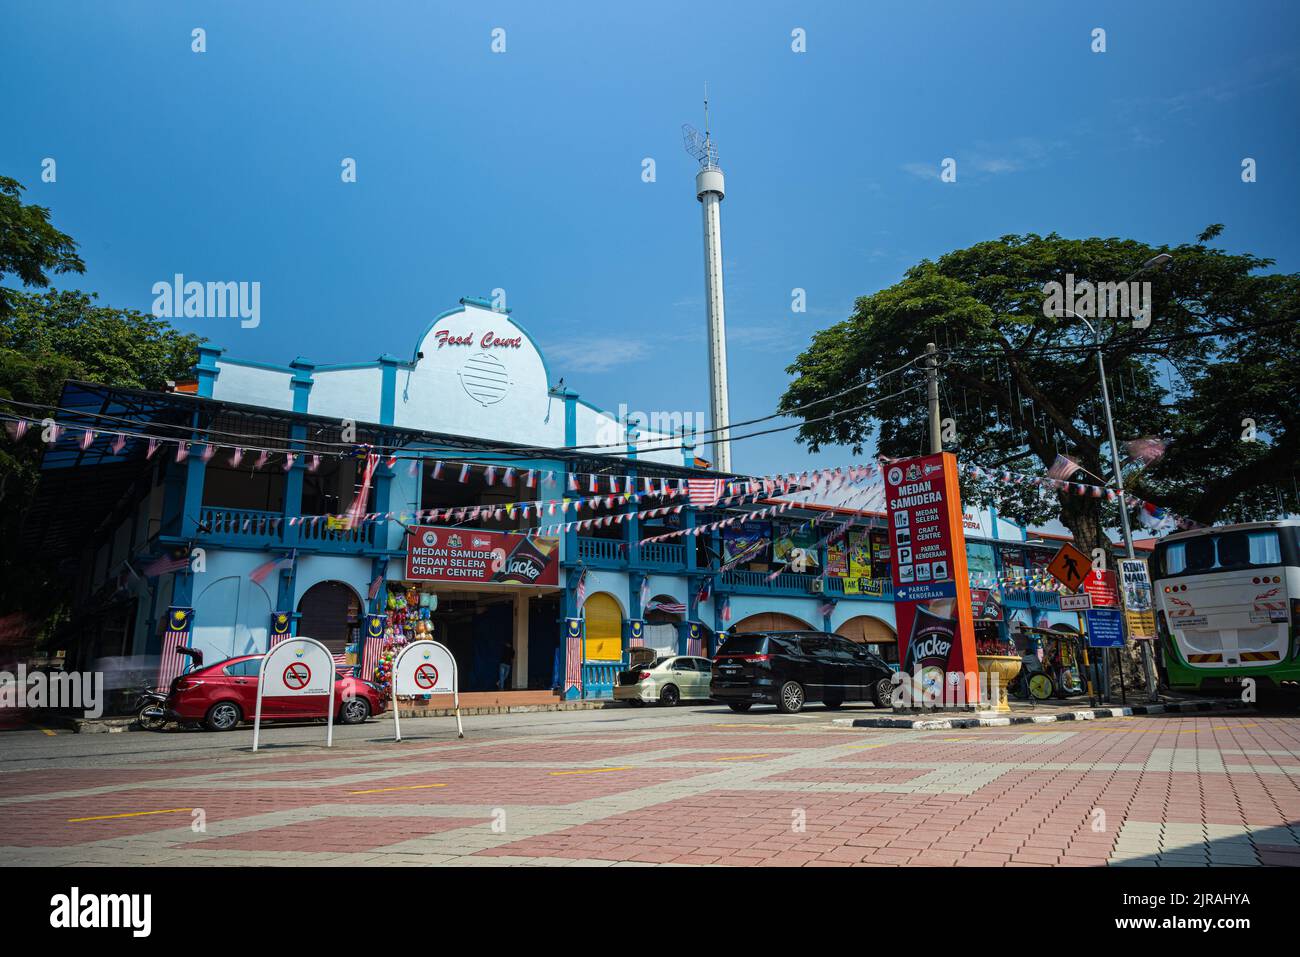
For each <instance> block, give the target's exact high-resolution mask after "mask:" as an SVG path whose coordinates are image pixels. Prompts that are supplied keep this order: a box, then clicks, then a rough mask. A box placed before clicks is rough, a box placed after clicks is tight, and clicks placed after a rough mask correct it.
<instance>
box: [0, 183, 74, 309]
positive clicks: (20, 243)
mask: <svg viewBox="0 0 1300 957" xmlns="http://www.w3.org/2000/svg"><path fill="white" fill-rule="evenodd" d="M22 192H23V186H22V184H21V183H19V182H18V181H17V180H13V179H10V178H9V177H8V176H0V283H3V282H4V279H5V276H6V274H12V275H14V276H16V277H17V278H18V281H19V282H20V283H22V285H24V286H34V287H37V288H42V289H43V288H44V287H46V286H48V285H49V284H50V277H49V275H48V273H52V272H53V273H67V272H76V273H81V272H85V271H86V264H85V263H83V262H82V261H81V257H80V256H78V255H77V244H76V243H75V242H73V240H72V237H71V236H69V235H67V234H66V233H63V232H60V231H59V230H57V229H55V228H54V227H53V226H51V225H50V211H49V210H48V209H46V208H45V207H43V206H34V205H30V204H27V203H24V202H23V201H22ZM12 297H13V291H12V290H10V289H6V288H4V286H2V285H0V318H3V317H4V316H6V315H7V314H8V313H9V312H10V311H11V310H12V308H13V299H12Z"/></svg>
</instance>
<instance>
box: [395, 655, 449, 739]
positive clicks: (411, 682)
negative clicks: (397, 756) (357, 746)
mask: <svg viewBox="0 0 1300 957" xmlns="http://www.w3.org/2000/svg"><path fill="white" fill-rule="evenodd" d="M431 694H449V695H451V696H452V705H453V707H454V708H455V709H456V736H457V737H460V738H463V737H465V729H464V728H462V727H461V723H460V681H459V679H458V678H457V675H456V658H455V656H453V655H452V653H451V652H450V651H449V650H448V649H447V646H446V645H443V644H440V643H439V642H436V641H427V640H422V641H413V642H411V643H410V644H409V645H407V646H406V647H405V648H403V649H402V650H401V651H399V652H398V653H397V658H396V659H394V661H393V734H394V740H397V741H401V740H402V720H401V718H399V717H398V714H397V712H398V710H400V709H399V708H398V706H397V699H398V698H399V697H402V698H419V697H423V696H424V695H431Z"/></svg>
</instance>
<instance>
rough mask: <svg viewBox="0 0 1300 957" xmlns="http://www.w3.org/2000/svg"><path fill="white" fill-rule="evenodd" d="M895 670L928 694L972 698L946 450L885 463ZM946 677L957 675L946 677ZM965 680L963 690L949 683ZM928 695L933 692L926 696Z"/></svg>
mask: <svg viewBox="0 0 1300 957" xmlns="http://www.w3.org/2000/svg"><path fill="white" fill-rule="evenodd" d="M885 497H886V501H887V502H888V505H889V541H890V546H891V548H892V552H893V563H892V566H893V567H892V569H891V571H892V575H893V580H894V613H895V616H896V619H897V622H898V651H899V660H900V662H901V670H902V672H903V674H904V675H907V676H909V677H911V676H912V675H913V674H914V672H915V671H920V673H921V679H922V683H923V685H924V690H925V693H926V695H927V700H933V701H934V703H936V704H938V703H939V702H941V701H944V700H951V699H953V698H954V697H955V696H957V695H960V696H961V698H960V700H962V701H966V702H977V701H978V700H979V687H978V674H977V672H978V664H977V662H976V660H975V623H974V620H973V617H972V614H971V595H970V580H969V578H968V577H967V570H966V536H965V533H964V532H963V529H962V509H961V490H960V488H959V486H958V484H957V459H956V457H955V456H953V455H952V454H951V453H949V452H940V453H938V454H935V455H926V456H921V457H919V458H914V459H905V460H903V461H901V462H895V463H894V464H892V465H890V466H888V467H887V468H886V469H885ZM949 675H960V676H961V677H956V678H950V677H948V676H949ZM963 681H964V682H965V687H964V688H957V687H953V685H954V684H957V685H960V683H961V682H963ZM931 695H933V698H930V696H931Z"/></svg>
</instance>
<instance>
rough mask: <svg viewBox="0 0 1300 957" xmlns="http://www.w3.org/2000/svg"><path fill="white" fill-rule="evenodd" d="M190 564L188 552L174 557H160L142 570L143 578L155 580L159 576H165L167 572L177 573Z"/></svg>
mask: <svg viewBox="0 0 1300 957" xmlns="http://www.w3.org/2000/svg"><path fill="white" fill-rule="evenodd" d="M189 564H190V555H189V552H188V551H185V552H181V553H179V557H177V556H176V555H161V556H159V557H158V558H155V559H154V560H153V561H151V562H150V563H149V564H148V565H145V566H144V568H143V569H142V570H143V571H144V577H145V578H157V577H158V576H159V575H166V574H168V573H169V572H178V571H180V570H181V569H182V568H186V567H188V566H189Z"/></svg>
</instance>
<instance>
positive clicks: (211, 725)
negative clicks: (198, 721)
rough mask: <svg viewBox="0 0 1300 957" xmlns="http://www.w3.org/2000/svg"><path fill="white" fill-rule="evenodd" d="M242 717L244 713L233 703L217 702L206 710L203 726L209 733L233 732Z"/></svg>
mask: <svg viewBox="0 0 1300 957" xmlns="http://www.w3.org/2000/svg"><path fill="white" fill-rule="evenodd" d="M243 717H244V713H243V712H242V711H240V710H239V705H237V704H235V703H234V702H233V701H218V702H217V703H216V704H214V705H213V706H212V707H211V708H209V709H208V714H207V717H205V718H204V719H203V724H204V726H206V727H207V729H208V730H209V731H234V730H235V728H237V727H239V722H240V721H241V720H243Z"/></svg>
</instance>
